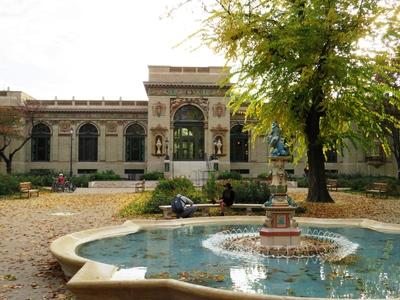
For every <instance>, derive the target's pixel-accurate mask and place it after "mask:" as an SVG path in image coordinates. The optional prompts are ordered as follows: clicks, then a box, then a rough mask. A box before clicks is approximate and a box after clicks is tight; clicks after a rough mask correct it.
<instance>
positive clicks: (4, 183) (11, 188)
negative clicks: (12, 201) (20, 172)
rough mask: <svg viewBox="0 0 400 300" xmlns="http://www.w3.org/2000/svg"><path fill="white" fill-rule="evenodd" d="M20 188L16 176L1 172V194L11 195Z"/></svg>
mask: <svg viewBox="0 0 400 300" xmlns="http://www.w3.org/2000/svg"><path fill="white" fill-rule="evenodd" d="M18 190H19V181H18V179H17V178H16V177H15V176H12V175H2V174H0V195H9V194H12V193H15V192H18Z"/></svg>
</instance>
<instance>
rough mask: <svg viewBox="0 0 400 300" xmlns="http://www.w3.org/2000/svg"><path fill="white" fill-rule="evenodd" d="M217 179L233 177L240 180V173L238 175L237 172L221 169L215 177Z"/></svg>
mask: <svg viewBox="0 0 400 300" xmlns="http://www.w3.org/2000/svg"><path fill="white" fill-rule="evenodd" d="M217 179H218V180H223V179H235V180H241V179H242V175H240V173H239V172H235V171H233V172H230V171H223V172H221V173H219V174H218V177H217Z"/></svg>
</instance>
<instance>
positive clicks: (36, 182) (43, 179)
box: [15, 170, 58, 187]
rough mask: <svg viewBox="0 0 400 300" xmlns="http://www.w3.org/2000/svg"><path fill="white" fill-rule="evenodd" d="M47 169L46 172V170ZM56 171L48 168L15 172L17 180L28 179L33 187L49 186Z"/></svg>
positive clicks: (23, 180)
mask: <svg viewBox="0 0 400 300" xmlns="http://www.w3.org/2000/svg"><path fill="white" fill-rule="evenodd" d="M46 171H47V172H46ZM57 175H58V173H56V172H54V171H50V170H40V171H39V170H35V171H33V172H31V173H23V174H15V178H17V180H18V181H19V182H25V181H29V182H30V183H32V186H34V187H40V186H51V185H52V184H53V182H54V180H55V178H56V177H57Z"/></svg>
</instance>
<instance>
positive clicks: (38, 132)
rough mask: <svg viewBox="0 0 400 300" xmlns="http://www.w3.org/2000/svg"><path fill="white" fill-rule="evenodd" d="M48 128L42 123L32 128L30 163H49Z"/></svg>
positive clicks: (49, 134)
mask: <svg viewBox="0 0 400 300" xmlns="http://www.w3.org/2000/svg"><path fill="white" fill-rule="evenodd" d="M50 136H51V133H50V128H49V127H48V126H47V125H45V124H42V123H39V124H36V125H35V126H34V127H33V128H32V142H31V145H32V148H31V160H32V161H50Z"/></svg>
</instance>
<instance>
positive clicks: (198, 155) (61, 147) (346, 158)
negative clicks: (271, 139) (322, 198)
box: [0, 66, 397, 180]
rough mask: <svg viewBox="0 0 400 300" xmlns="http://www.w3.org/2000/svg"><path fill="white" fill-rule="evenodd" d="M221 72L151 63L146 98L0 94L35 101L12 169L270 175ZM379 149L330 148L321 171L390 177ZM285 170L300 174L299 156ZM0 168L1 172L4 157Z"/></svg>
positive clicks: (264, 150)
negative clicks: (32, 120) (28, 133)
mask: <svg viewBox="0 0 400 300" xmlns="http://www.w3.org/2000/svg"><path fill="white" fill-rule="evenodd" d="M226 72H228V70H226V69H224V68H222V67H172V66H149V78H148V81H145V82H144V87H145V89H146V92H147V95H148V100H122V99H119V100H104V99H103V100H78V99H72V100H58V99H55V100H38V99H34V98H32V97H30V96H29V95H27V94H25V93H23V92H16V91H0V105H3V106H18V105H21V104H22V103H24V102H26V103H34V104H37V110H36V112H35V123H34V126H33V127H32V128H28V129H27V130H30V131H31V132H32V139H31V140H30V141H29V142H28V143H27V144H26V145H25V146H24V148H23V149H21V150H20V151H19V152H18V153H17V154H16V156H15V158H14V160H13V172H30V171H38V170H54V171H56V172H58V171H62V172H64V173H66V174H69V172H70V171H72V173H73V174H74V175H76V174H87V173H91V172H95V171H105V170H113V171H114V172H115V173H117V174H119V175H121V176H123V177H126V178H130V179H136V178H139V176H140V175H141V174H143V173H145V172H151V171H165V172H166V173H167V175H169V176H187V177H189V178H191V179H192V180H200V179H201V178H204V176H205V174H206V173H207V171H208V170H210V169H213V168H215V167H217V165H218V169H219V170H235V171H238V172H240V173H241V174H242V175H243V176H249V177H256V176H257V175H258V174H260V173H266V172H269V164H268V161H267V157H268V151H269V150H268V146H267V144H266V142H265V136H259V137H257V138H256V139H252V138H251V132H250V133H248V132H244V131H243V130H242V129H243V126H244V121H245V120H244V115H243V112H242V111H239V112H238V113H236V114H232V113H231V111H230V110H229V108H228V107H227V103H228V101H229V99H228V98H226V97H225V93H226V91H227V89H228V88H229V84H227V85H223V86H221V84H220V83H221V80H222V79H223V78H226V75H227V73H226ZM0 143H1V141H0ZM11 148H12V147H11ZM377 149H378V150H377V151H371V153H368V154H366V153H363V152H362V151H358V150H356V149H354V148H350V149H348V150H346V151H344V152H343V153H342V154H341V155H337V154H336V153H334V152H329V153H327V162H326V169H327V170H328V172H333V173H361V174H368V175H389V176H396V174H397V169H396V164H395V160H394V158H393V157H389V158H384V156H383V154H382V153H381V151H380V150H379V148H377ZM210 157H217V158H218V161H217V162H218V163H217V162H216V161H213V162H211V161H210ZM166 163H167V166H166ZM216 163H217V165H216ZM286 168H287V171H288V172H289V173H292V174H294V175H297V176H302V175H303V169H304V160H300V163H298V164H296V165H295V164H288V165H287V166H286ZM0 171H1V172H2V173H4V172H5V163H4V162H0Z"/></svg>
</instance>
